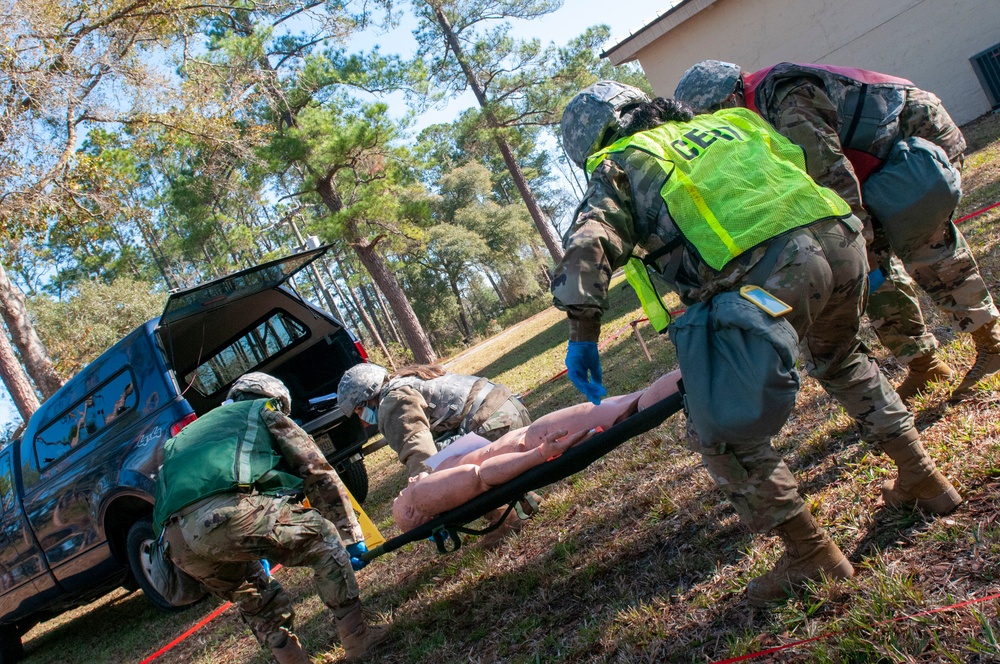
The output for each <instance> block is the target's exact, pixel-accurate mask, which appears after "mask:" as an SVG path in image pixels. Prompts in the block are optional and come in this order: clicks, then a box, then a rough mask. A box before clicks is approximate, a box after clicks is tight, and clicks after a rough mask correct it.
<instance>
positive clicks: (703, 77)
mask: <svg viewBox="0 0 1000 664" xmlns="http://www.w3.org/2000/svg"><path fill="white" fill-rule="evenodd" d="M739 80H740V67H739V65H734V64H733V63H732V62H721V61H719V60H702V61H701V62H699V63H698V64H696V65H694V66H693V67H691V68H690V69H688V70H687V71H686V72H684V75H683V76H681V80H680V82H679V83H678V84H677V89H676V90H674V99H676V100H677V101H682V102H684V103H686V104H688V105H689V106H691V107H692V108H694V110H695V111H697V112H699V113H705V112H708V111H710V110H712V108H713V107H714V106H717V105H719V104H721V103H722V102H723V100H725V98H726V97H728V96H729V95H731V94H732V93H733V92H734V91H735V90H736V83H737V82H738V81H739Z"/></svg>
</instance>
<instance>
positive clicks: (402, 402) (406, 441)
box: [378, 378, 531, 477]
mask: <svg viewBox="0 0 1000 664" xmlns="http://www.w3.org/2000/svg"><path fill="white" fill-rule="evenodd" d="M488 384H489V381H488V380H487V379H485V378H480V379H479V380H478V381H476V382H475V383H474V384H473V386H472V389H471V390H470V391H469V395H468V396H467V397H466V400H465V406H464V408H463V409H462V410H461V411H460V412H458V413H457V414H456V416H455V417H454V418H453V419H449V420H446V421H443V422H441V423H439V424H438V425H437V426H432V423H431V420H430V417H429V414H430V412H431V410H432V407H431V406H430V405H429V404H428V403H427V400H426V399H425V397H424V394H423V393H422V392H421V391H420V389H419V387H418V385H419V383H418V382H416V381H414V384H408V385H399V386H393V385H391V384H390V385H389V386H388V389H387V390H385V391H384V392H383V393H382V397H381V399H380V401H379V408H378V428H379V431H380V432H381V433H382V435H383V436H384V437H385V439H386V441H387V442H388V444H389V447H390V448H392V450H393V451H394V452H395V453H396V454H397V455H398V456H399V460H400V461H401V462H402V463H403V465H405V466H406V469H407V471H408V472H409V475H410V476H411V477H414V476H416V475H419V474H420V473H421V472H430V470H431V469H430V468H429V467H427V466H426V465H425V464H424V461H426V460H427V459H428V458H429V457H431V456H433V455H434V454H437V452H439V451H440V447H439V444H437V443H435V437H437V438H438V439H439V440H442V442H445V441H446V442H445V444H447V442H450V440H451V439H450V438H448V434H449V432H453V431H455V427H456V426H457V423H458V422H461V421H462V420H464V418H465V417H466V416H467V415H468V413H469V410H470V409H471V408H472V407H473V405H474V403H475V401H476V397H477V395H478V394H479V392H480V390H482V389H483V388H484V387H486V386H487V385H488ZM529 424H531V416H530V415H529V414H528V411H527V409H525V407H524V405H523V404H522V403H521V401H520V400H519V399H518V398H517V397H515V396H514V395H513V394H512V393H511V391H510V389H509V388H507V387H505V386H503V385H499V384H496V383H493V389H492V390H490V392H489V393H488V394H487V395H486V397H485V399H484V400H483V402H482V404H480V406H479V408H478V409H477V410H476V412H475V413H474V414H473V416H472V419H471V421H470V423H469V432H470V433H475V434H478V435H480V436H482V437H483V438H486V439H487V440H491V441H492V440H497V439H498V438H500V437H501V436H502V435H504V434H505V433H507V432H508V431H510V430H512V429H518V428H520V427H526V426H528V425H529Z"/></svg>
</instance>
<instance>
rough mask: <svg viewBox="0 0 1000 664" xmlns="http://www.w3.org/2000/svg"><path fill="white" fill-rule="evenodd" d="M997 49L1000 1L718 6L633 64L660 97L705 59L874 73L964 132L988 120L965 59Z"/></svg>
mask: <svg viewBox="0 0 1000 664" xmlns="http://www.w3.org/2000/svg"><path fill="white" fill-rule="evenodd" d="M997 43H1000V1H998V0H877V1H873V0H791V1H789V0H718V1H717V2H716V3H715V4H713V5H712V6H710V7H708V8H707V9H705V10H703V11H702V12H700V13H698V14H696V15H695V16H694V17H692V18H690V19H688V20H687V21H685V22H684V23H681V24H680V25H678V26H677V27H675V28H673V29H672V30H671V31H669V32H667V33H666V34H665V35H663V36H661V37H660V38H659V39H657V40H656V41H654V42H652V43H651V44H650V45H648V46H646V47H645V48H643V49H641V50H639V51H638V52H637V54H636V55H637V57H638V59H639V63H640V64H641V65H642V68H643V70H645V72H646V76H647V77H648V78H649V81H650V83H651V84H652V86H653V89H654V90H655V91H656V92H657V93H658V94H660V95H663V96H670V95H671V94H672V93H673V91H674V87H675V86H676V85H677V81H678V80H679V79H680V77H681V74H683V73H684V71H685V70H686V69H687V68H688V67H689V66H690V65H691V64H693V63H695V62H697V61H699V60H705V59H709V58H712V59H717V60H727V61H729V62H735V63H737V64H739V65H740V66H742V67H743V68H744V69H747V70H749V71H754V70H756V69H760V68H763V67H766V66H769V65H772V64H775V63H777V62H781V61H796V62H818V63H824V64H836V65H845V66H852V67H863V68H865V69H873V70H876V71H882V72H885V73H887V74H894V75H896V76H903V77H905V78H908V79H910V80H912V81H913V82H914V83H916V84H917V85H918V86H919V87H921V88H924V89H926V90H930V91H931V92H934V93H935V94H937V95H938V96H939V97H941V99H942V100H943V101H944V103H945V106H946V107H947V108H948V111H949V112H950V113H951V115H952V117H953V118H954V119H955V121H956V122H958V123H959V124H963V123H965V122H968V121H970V120H973V119H975V118H977V117H979V116H980V115H982V114H983V113H986V112H988V111H989V110H990V104H989V101H988V99H987V97H986V93H985V92H984V91H983V88H982V86H981V85H980V83H979V79H978V78H977V77H976V74H975V71H974V70H973V69H972V63H971V62H970V61H969V58H970V57H972V56H973V55H975V54H976V53H979V52H980V51H983V50H985V49H987V48H990V47H992V46H994V45H995V44H997Z"/></svg>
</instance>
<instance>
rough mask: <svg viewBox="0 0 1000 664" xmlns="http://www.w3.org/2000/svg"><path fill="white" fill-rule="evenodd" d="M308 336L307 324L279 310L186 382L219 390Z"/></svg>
mask: <svg viewBox="0 0 1000 664" xmlns="http://www.w3.org/2000/svg"><path fill="white" fill-rule="evenodd" d="M308 336H309V330H308V329H307V328H306V326H305V325H303V324H302V323H300V322H299V321H297V320H295V319H294V318H292V317H291V316H290V315H289V314H288V313H286V312H284V311H277V312H275V313H273V314H271V315H270V316H269V317H268V318H266V319H264V320H263V321H262V322H260V323H258V324H257V325H255V326H254V327H252V328H250V330H248V331H247V332H244V333H243V334H242V335H241V336H239V337H237V338H236V339H235V340H234V341H233V342H232V343H230V344H229V345H227V346H225V347H224V348H223V349H222V350H220V351H219V352H218V353H216V354H215V355H213V356H211V357H209V358H208V359H207V360H205V361H204V362H203V363H202V364H200V365H199V366H198V368H197V369H195V370H194V371H192V372H191V373H189V374H188V375H187V376H185V377H184V382H185V383H187V384H190V385H191V386H192V387H194V389H195V390H197V391H198V392H199V393H200V394H202V395H204V396H209V395H212V394H215V393H216V392H218V391H219V390H221V389H222V388H223V387H225V386H227V385H229V384H230V383H232V382H233V381H235V380H236V379H237V378H239V377H240V376H242V375H243V374H245V373H246V372H248V371H253V370H254V369H256V368H257V367H259V366H260V365H262V364H263V363H264V362H266V361H267V360H269V359H270V358H272V357H274V356H275V355H277V354H278V353H281V352H282V351H284V350H285V349H286V348H289V347H291V346H294V345H295V344H296V343H298V342H299V341H301V340H303V339H305V338H307V337H308Z"/></svg>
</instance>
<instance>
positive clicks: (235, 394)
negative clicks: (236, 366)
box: [226, 371, 292, 415]
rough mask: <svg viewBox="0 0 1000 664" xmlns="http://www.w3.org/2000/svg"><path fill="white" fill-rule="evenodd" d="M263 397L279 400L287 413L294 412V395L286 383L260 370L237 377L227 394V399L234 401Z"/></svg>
mask: <svg viewBox="0 0 1000 664" xmlns="http://www.w3.org/2000/svg"><path fill="white" fill-rule="evenodd" d="M262 397H263V398H266V399H274V400H275V401H277V402H278V405H279V406H280V408H281V411H282V412H283V413H284V414H285V415H288V414H289V413H291V412H292V395H291V394H289V392H288V388H287V387H285V384H284V383H282V382H281V381H280V380H278V379H277V378H275V377H274V376H271V375H270V374H266V373H261V372H260V371H251V372H250V373H245V374H243V375H242V376H240V377H239V378H237V379H236V382H235V383H233V386H232V387H230V388H229V394H228V395H226V398H227V399H232V400H233V401H245V400H247V399H260V398H262Z"/></svg>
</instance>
